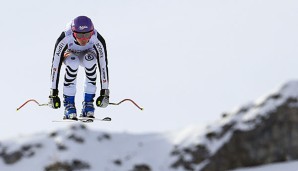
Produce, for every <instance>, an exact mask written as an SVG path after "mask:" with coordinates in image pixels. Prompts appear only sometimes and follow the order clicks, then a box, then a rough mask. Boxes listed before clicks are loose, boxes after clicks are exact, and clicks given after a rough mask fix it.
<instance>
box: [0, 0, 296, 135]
mask: <svg viewBox="0 0 298 171" xmlns="http://www.w3.org/2000/svg"><path fill="white" fill-rule="evenodd" d="M297 8H298V2H296V1H294V0H286V1H278V0H261V1H260V0H250V1H238V0H225V1H222V0H211V1H202V0H199V1H195V0H187V1H180V0H162V1H157V0H152V1H145V0H126V1H120V0H112V1H88V2H84V3H83V4H82V1H78V0H72V1H58V0H54V1H48V2H39V1H37V0H28V1H26V2H23V1H20V2H19V1H13V0H12V1H6V2H5V3H4V7H3V9H2V10H1V11H0V14H1V16H5V17H1V18H0V22H1V23H2V24H1V27H0V31H1V33H2V36H1V37H2V40H3V41H1V42H0V47H2V49H3V50H2V54H1V55H2V67H1V68H0V73H1V78H2V80H3V81H2V83H1V88H0V93H1V94H2V100H1V104H2V112H1V114H0V115H1V118H2V119H1V120H0V125H1V128H2V130H5V131H1V135H0V138H4V137H11V136H17V135H21V134H28V133H32V132H38V131H43V130H48V129H55V128H57V127H65V126H67V124H57V123H52V122H51V121H52V120H57V119H60V118H62V115H63V109H62V108H61V109H58V110H53V109H50V108H48V107H38V106H36V105H35V104H28V105H27V106H26V107H24V108H23V109H22V110H21V111H19V112H16V111H15V110H16V108H17V107H18V106H19V105H20V104H22V103H23V102H24V101H25V100H27V99H30V98H34V99H36V100H38V101H40V102H41V103H46V102H47V100H48V99H47V98H48V95H49V88H50V75H49V74H50V67H51V61H52V53H53V48H54V44H55V41H56V39H57V38H58V36H59V35H60V33H61V32H62V30H63V29H64V28H65V25H66V24H67V23H68V22H69V21H71V20H72V19H73V18H74V17H76V16H78V15H87V16H89V17H90V18H91V19H92V20H93V22H94V24H95V27H96V29H97V30H98V31H99V32H100V33H101V34H102V35H103V36H104V38H105V39H106V42H107V48H108V58H109V69H110V71H109V73H110V90H111V98H110V99H111V101H112V102H118V101H120V100H122V99H124V98H132V99H134V100H135V101H136V102H138V103H139V104H140V105H141V106H143V107H144V108H145V110H144V111H143V112H141V111H139V110H138V109H136V108H135V107H134V106H132V105H131V104H129V103H126V104H122V105H121V106H110V107H108V108H106V109H97V111H96V112H97V113H96V116H98V117H104V116H110V117H112V119H113V121H112V122H111V123H93V124H90V127H92V128H94V129H103V130H107V131H117V132H123V131H126V132H134V133H142V132H165V131H172V130H177V129H181V128H184V127H187V126H188V125H198V126H202V125H205V124H208V123H212V122H213V121H215V120H217V119H219V118H220V116H221V114H222V113H223V112H225V111H230V110H232V109H233V108H234V107H237V106H239V105H242V104H245V103H247V102H250V101H253V100H255V99H257V98H258V97H259V96H261V95H264V94H266V93H268V92H270V91H271V90H272V89H275V88H276V87H277V86H279V85H281V84H284V83H286V82H287V81H289V80H295V79H297V73H298V67H297V64H298V58H297V54H298V50H297V47H298V24H297V21H298V20H297V19H298V9H297ZM81 71H82V69H81ZM79 72H80V71H79ZM63 74H64V71H62V73H61V79H60V85H62V84H61V83H62V81H63V79H62V78H63ZM83 77H84V75H83V72H80V73H79V78H78V93H77V98H76V99H77V100H76V103H77V108H78V110H80V109H81V106H80V104H81V101H82V91H83ZM60 97H61V98H62V87H60Z"/></svg>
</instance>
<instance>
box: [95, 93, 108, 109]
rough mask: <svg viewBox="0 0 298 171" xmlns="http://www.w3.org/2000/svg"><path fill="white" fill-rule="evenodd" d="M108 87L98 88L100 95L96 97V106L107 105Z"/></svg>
mask: <svg viewBox="0 0 298 171" xmlns="http://www.w3.org/2000/svg"><path fill="white" fill-rule="evenodd" d="M109 95H110V90H109V89H102V90H100V96H99V97H98V98H97V99H96V105H97V106H98V107H103V108H105V107H107V106H108V105H109Z"/></svg>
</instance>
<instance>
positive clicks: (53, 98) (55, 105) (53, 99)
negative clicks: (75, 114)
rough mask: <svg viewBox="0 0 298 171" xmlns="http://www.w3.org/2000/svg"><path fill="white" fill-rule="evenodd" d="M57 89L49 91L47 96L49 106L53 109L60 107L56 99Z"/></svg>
mask: <svg viewBox="0 0 298 171" xmlns="http://www.w3.org/2000/svg"><path fill="white" fill-rule="evenodd" d="M58 92H59V91H58V89H51V92H50V96H49V106H50V107H51V108H53V109H58V108H60V106H61V101H60V98H59V97H58Z"/></svg>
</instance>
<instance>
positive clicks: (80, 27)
mask: <svg viewBox="0 0 298 171" xmlns="http://www.w3.org/2000/svg"><path fill="white" fill-rule="evenodd" d="M87 28H88V26H79V29H80V30H84V29H87Z"/></svg>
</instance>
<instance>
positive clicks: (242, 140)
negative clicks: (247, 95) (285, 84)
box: [202, 99, 298, 171]
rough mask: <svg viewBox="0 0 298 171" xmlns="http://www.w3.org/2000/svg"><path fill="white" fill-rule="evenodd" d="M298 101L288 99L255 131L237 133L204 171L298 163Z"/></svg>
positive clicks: (215, 155)
mask: <svg viewBox="0 0 298 171" xmlns="http://www.w3.org/2000/svg"><path fill="white" fill-rule="evenodd" d="M296 102H297V99H288V100H287V102H286V103H284V104H283V105H281V106H279V107H278V108H277V109H276V110H275V111H274V112H272V113H270V114H269V115H268V117H266V118H261V119H262V122H261V123H259V124H258V125H257V126H256V127H255V128H254V129H253V130H250V131H239V130H235V131H234V133H233V136H232V137H231V139H230V141H229V142H228V143H226V144H225V145H223V146H222V148H220V149H219V150H218V151H217V153H216V154H214V155H213V156H212V157H210V158H209V161H210V162H209V164H207V165H206V166H205V167H204V169H202V170H203V171H217V170H228V169H235V168H238V167H247V166H257V165H262V164H267V163H274V162H282V161H287V160H294V159H298V106H297V105H296Z"/></svg>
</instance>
